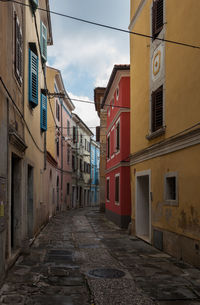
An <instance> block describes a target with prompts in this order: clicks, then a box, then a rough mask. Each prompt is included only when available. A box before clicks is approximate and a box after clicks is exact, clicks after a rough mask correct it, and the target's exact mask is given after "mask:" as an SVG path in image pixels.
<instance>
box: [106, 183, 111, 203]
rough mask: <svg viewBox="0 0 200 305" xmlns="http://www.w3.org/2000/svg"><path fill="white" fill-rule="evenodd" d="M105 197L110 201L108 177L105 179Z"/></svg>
mask: <svg viewBox="0 0 200 305" xmlns="http://www.w3.org/2000/svg"><path fill="white" fill-rule="evenodd" d="M106 199H107V201H110V179H107V182H106Z"/></svg>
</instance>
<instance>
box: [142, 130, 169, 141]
mask: <svg viewBox="0 0 200 305" xmlns="http://www.w3.org/2000/svg"><path fill="white" fill-rule="evenodd" d="M165 130H166V127H162V128H160V129H158V130H156V131H154V132H150V133H149V134H148V135H146V139H147V140H149V141H150V140H153V139H155V138H157V137H160V136H162V135H163V134H165Z"/></svg>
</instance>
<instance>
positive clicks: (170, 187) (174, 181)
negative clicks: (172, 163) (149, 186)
mask: <svg viewBox="0 0 200 305" xmlns="http://www.w3.org/2000/svg"><path fill="white" fill-rule="evenodd" d="M165 201H166V203H167V204H175V205H177V203H178V176H177V173H175V172H173V173H172V172H171V173H167V174H166V175H165Z"/></svg>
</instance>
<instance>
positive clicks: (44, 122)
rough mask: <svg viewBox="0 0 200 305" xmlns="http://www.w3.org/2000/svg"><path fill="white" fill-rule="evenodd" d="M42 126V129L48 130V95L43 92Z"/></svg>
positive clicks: (41, 101) (41, 100) (41, 107)
mask: <svg viewBox="0 0 200 305" xmlns="http://www.w3.org/2000/svg"><path fill="white" fill-rule="evenodd" d="M40 103H41V105H40V128H41V130H42V131H46V130H47V97H46V96H45V95H44V94H42V93H41V99H40Z"/></svg>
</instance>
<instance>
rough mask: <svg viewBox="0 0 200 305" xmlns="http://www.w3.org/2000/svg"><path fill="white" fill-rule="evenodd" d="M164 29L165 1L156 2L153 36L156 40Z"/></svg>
mask: <svg viewBox="0 0 200 305" xmlns="http://www.w3.org/2000/svg"><path fill="white" fill-rule="evenodd" d="M162 28H163V0H156V1H154V2H153V7H152V36H153V38H154V39H155V38H156V37H157V36H158V34H159V33H160V32H161V30H162Z"/></svg>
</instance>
